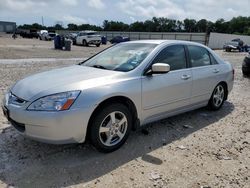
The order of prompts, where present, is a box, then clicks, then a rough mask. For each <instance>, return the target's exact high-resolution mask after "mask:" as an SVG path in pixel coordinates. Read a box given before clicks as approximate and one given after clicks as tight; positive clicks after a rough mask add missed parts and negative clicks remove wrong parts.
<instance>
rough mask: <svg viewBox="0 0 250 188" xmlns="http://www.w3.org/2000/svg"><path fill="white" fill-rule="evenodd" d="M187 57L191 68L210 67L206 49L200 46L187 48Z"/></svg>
mask: <svg viewBox="0 0 250 188" xmlns="http://www.w3.org/2000/svg"><path fill="white" fill-rule="evenodd" d="M188 51H189V57H190V62H191V65H192V67H201V66H207V65H210V64H211V63H210V56H209V53H208V51H207V49H205V48H203V47H200V46H191V45H190V46H188Z"/></svg>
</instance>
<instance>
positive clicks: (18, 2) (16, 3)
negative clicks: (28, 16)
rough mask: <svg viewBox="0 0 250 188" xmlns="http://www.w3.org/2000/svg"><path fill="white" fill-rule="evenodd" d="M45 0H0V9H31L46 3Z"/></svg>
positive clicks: (20, 10) (19, 10)
mask: <svg viewBox="0 0 250 188" xmlns="http://www.w3.org/2000/svg"><path fill="white" fill-rule="evenodd" d="M47 2H48V1H46V0H44V1H42V0H41V1H36V0H0V10H1V9H2V10H4V9H5V10H6V9H7V10H12V11H18V12H22V11H27V10H32V8H34V7H44V6H46V5H47Z"/></svg>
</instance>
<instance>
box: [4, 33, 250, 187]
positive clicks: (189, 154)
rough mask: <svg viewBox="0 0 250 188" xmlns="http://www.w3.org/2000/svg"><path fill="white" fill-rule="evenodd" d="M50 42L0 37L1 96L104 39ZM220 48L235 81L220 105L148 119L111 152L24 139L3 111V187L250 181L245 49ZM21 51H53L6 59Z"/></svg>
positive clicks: (226, 184) (88, 52)
mask: <svg viewBox="0 0 250 188" xmlns="http://www.w3.org/2000/svg"><path fill="white" fill-rule="evenodd" d="M52 47H53V45H52V43H51V42H45V41H39V40H32V39H17V40H13V39H6V38H4V37H0V59H1V60H0V98H2V97H3V94H4V92H5V91H6V89H7V88H9V87H10V86H11V85H12V84H13V83H14V82H15V81H17V80H19V79H21V78H23V77H25V76H27V75H29V74H33V73H36V72H40V71H44V70H49V69H52V68H56V67H62V66H68V65H71V64H74V63H76V62H78V61H80V59H81V58H85V57H88V56H90V55H91V54H93V53H96V52H97V51H99V50H101V49H103V48H105V47H107V46H102V47H100V48H96V47H90V48H86V47H75V46H74V47H73V49H72V51H71V52H62V51H55V50H53V49H52ZM217 53H218V54H219V55H221V56H222V57H223V58H224V59H227V60H228V61H230V62H231V63H232V64H233V66H234V67H235V70H236V76H235V84H234V89H233V91H232V93H231V94H230V95H229V99H228V101H227V102H225V104H224V106H223V108H222V109H221V110H219V111H217V112H211V111H208V110H206V109H204V108H203V109H199V110H195V111H192V112H188V113H185V114H182V115H178V116H175V117H171V118H168V119H165V120H162V121H160V122H156V123H153V124H150V125H149V126H147V128H146V130H147V131H136V132H132V134H131V136H130V137H129V139H128V141H127V143H126V144H125V145H124V146H123V147H122V148H121V149H119V150H118V151H116V152H113V153H110V154H102V153H98V152H97V151H96V150H94V149H93V148H92V147H91V146H90V145H89V144H72V145H61V146H55V145H47V144H42V143H38V142H35V141H32V140H29V139H25V138H23V137H22V136H20V135H19V134H18V133H17V132H16V131H15V130H14V129H13V128H12V127H10V125H9V124H8V122H7V121H6V119H5V118H4V117H3V114H2V113H0V187H12V186H13V187H25V188H27V187H67V186H72V187H101V188H102V187H185V188H186V187H190V188H191V187H192V188H196V187H197V188H199V187H230V188H231V187H245V188H247V187H248V188H249V187H250V79H249V78H244V77H243V76H242V74H241V70H240V68H241V62H242V60H243V57H244V55H245V54H240V53H225V52H222V51H217ZM19 58H50V59H48V60H47V59H46V61H45V60H44V59H32V60H27V61H24V60H21V61H19V60H18V61H12V60H9V61H6V60H4V59H19ZM51 58H60V59H51ZM63 58H71V59H69V60H67V59H63ZM72 58H79V59H72ZM147 133H148V134H147Z"/></svg>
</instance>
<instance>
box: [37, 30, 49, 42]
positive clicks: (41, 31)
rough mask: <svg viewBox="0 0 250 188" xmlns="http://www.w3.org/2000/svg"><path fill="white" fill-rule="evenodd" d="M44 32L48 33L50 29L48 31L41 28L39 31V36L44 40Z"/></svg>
mask: <svg viewBox="0 0 250 188" xmlns="http://www.w3.org/2000/svg"><path fill="white" fill-rule="evenodd" d="M44 33H48V31H47V30H40V31H39V32H38V38H39V39H40V40H42V35H43V34H44Z"/></svg>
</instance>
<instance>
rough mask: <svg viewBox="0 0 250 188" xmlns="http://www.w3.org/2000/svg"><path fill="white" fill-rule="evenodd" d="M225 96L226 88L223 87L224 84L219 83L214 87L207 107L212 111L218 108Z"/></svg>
mask: <svg viewBox="0 0 250 188" xmlns="http://www.w3.org/2000/svg"><path fill="white" fill-rule="evenodd" d="M226 98H227V90H226V88H225V85H224V84H221V83H220V84H218V85H217V86H216V87H215V89H214V91H213V93H212V96H211V98H210V100H209V102H208V108H209V109H210V110H213V111H216V110H219V109H220V108H221V107H222V105H223V103H224V101H225V99H226Z"/></svg>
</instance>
